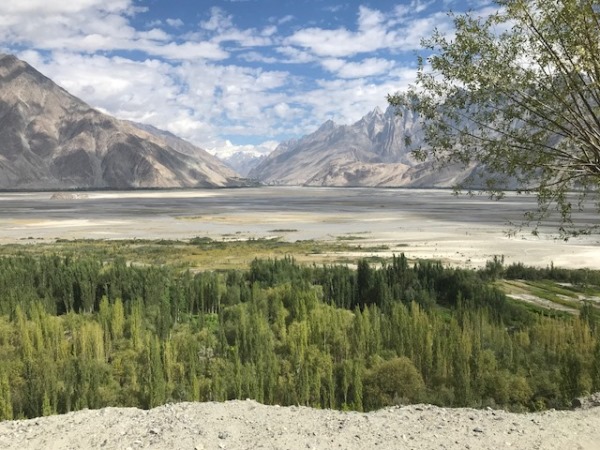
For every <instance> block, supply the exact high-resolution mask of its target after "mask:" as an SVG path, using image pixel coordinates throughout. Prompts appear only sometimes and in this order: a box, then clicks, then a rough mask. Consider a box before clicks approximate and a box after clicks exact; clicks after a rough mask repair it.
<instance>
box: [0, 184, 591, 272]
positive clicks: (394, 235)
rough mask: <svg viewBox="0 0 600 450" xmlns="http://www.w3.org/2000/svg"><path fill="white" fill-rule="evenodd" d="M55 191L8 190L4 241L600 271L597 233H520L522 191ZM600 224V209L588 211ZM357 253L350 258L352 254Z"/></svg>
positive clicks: (0, 205) (525, 205) (0, 204)
mask: <svg viewBox="0 0 600 450" xmlns="http://www.w3.org/2000/svg"><path fill="white" fill-rule="evenodd" d="M51 196H52V193H18V194H10V193H5V194H3V195H1V196H0V243H32V242H39V241H43V242H51V241H52V240H55V239H57V238H63V239H81V238H92V239H132V238H143V239H189V238H192V237H195V236H207V237H211V238H213V239H232V238H235V239H250V238H262V237H275V236H277V237H280V238H282V239H285V240H289V241H296V240H306V239H316V240H340V239H341V240H347V242H350V243H352V244H353V245H355V246H356V247H357V250H356V256H364V255H365V251H364V248H366V247H373V246H378V247H380V250H379V251H378V252H377V253H376V254H380V255H390V254H392V253H396V254H397V253H400V252H404V253H405V254H406V255H407V256H408V257H410V258H436V259H441V260H443V261H446V262H448V263H451V264H457V265H463V266H473V267H476V266H481V265H483V264H485V262H486V261H488V260H490V259H491V258H493V257H494V256H495V255H497V256H504V257H505V260H506V262H507V263H511V262H523V263H525V264H528V265H537V266H547V265H549V264H551V263H554V264H555V265H557V266H561V267H590V268H597V269H600V246H599V242H600V239H599V236H597V235H596V236H586V237H582V238H577V239H571V240H569V241H568V242H564V241H562V240H557V239H556V236H553V235H551V234H550V233H549V231H551V230H553V229H552V228H549V229H547V230H545V229H542V230H541V233H540V236H539V237H536V236H533V235H532V234H531V229H524V230H522V231H520V232H517V233H516V234H515V235H514V236H512V237H509V236H508V234H507V233H508V232H509V231H514V228H511V226H510V225H509V222H519V221H520V220H521V219H522V217H523V213H524V212H525V211H526V210H528V209H531V208H532V207H533V206H534V200H533V199H532V198H529V197H520V196H516V195H512V196H509V197H508V198H507V199H506V200H503V201H501V202H496V201H492V200H489V199H487V198H486V197H474V198H471V197H466V196H463V197H455V196H453V195H452V194H451V193H450V192H449V191H443V190H391V189H331V188H329V189H319V188H249V189H230V190H193V191H165V192H161V191H136V192H89V193H86V197H87V198H81V199H54V200H51V199H50V198H51ZM580 219H581V220H582V221H584V222H585V223H593V222H594V221H595V220H596V219H597V217H596V215H594V214H590V215H587V216H586V215H584V216H581V217H580ZM349 256H352V255H349Z"/></svg>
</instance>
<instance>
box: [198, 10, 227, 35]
mask: <svg viewBox="0 0 600 450" xmlns="http://www.w3.org/2000/svg"><path fill="white" fill-rule="evenodd" d="M200 27H201V28H202V29H204V30H208V31H216V32H223V31H226V30H228V29H230V28H232V27H233V20H232V17H231V15H229V14H226V13H225V11H224V10H222V9H221V8H219V7H217V6H214V7H212V8H211V9H210V18H209V19H208V20H203V21H202V22H200Z"/></svg>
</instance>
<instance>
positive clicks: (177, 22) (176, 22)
mask: <svg viewBox="0 0 600 450" xmlns="http://www.w3.org/2000/svg"><path fill="white" fill-rule="evenodd" d="M165 22H166V23H167V25H169V26H170V27H173V28H179V27H182V26H183V25H184V24H183V20H181V19H169V18H167V19H165Z"/></svg>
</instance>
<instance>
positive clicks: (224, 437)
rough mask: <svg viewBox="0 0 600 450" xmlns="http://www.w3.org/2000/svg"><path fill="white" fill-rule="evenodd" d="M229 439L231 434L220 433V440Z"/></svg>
mask: <svg viewBox="0 0 600 450" xmlns="http://www.w3.org/2000/svg"><path fill="white" fill-rule="evenodd" d="M228 437H229V433H228V432H227V431H219V439H227V438H228Z"/></svg>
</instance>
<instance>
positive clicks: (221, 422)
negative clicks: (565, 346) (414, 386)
mask: <svg viewBox="0 0 600 450" xmlns="http://www.w3.org/2000/svg"><path fill="white" fill-rule="evenodd" d="M0 448H1V449H20V450H22V449H48V450H52V449H94V448H102V449H132V450H134V449H138V448H144V449H148V448H151V449H189V450H202V449H207V450H208V449H217V450H218V449H338V448H339V449H357V450H358V449H428V450H429V449H527V450H531V449H553V450H555V449H569V450H571V449H584V450H596V449H600V408H598V407H596V408H591V409H580V410H577V411H546V412H543V413H536V414H512V413H507V412H504V411H491V410H473V409H447V408H438V407H435V406H431V405H412V406H405V407H394V408H387V409H383V410H380V411H377V412H372V413H368V414H365V413H356V412H348V413H346V412H339V411H330V410H315V409H311V408H305V407H277V406H264V405H261V404H259V403H256V402H254V401H251V400H246V401H230V402H225V403H179V404H170V405H165V406H161V407H159V408H155V409H153V410H150V411H143V410H139V409H135V408H105V409H101V410H84V411H79V412H76V413H70V414H66V415H61V416H52V417H46V418H39V419H31V420H23V421H12V422H2V423H0Z"/></svg>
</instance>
